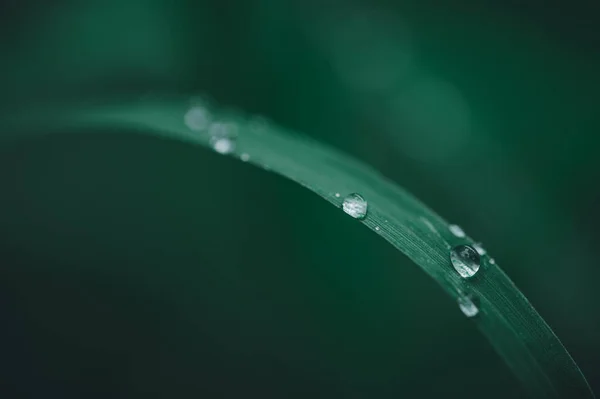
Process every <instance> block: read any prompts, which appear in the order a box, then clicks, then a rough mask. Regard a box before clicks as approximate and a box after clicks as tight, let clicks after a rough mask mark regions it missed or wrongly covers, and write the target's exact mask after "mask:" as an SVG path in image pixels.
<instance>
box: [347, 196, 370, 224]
mask: <svg viewBox="0 0 600 399" xmlns="http://www.w3.org/2000/svg"><path fill="white" fill-rule="evenodd" d="M342 209H343V210H344V212H346V213H347V214H348V215H350V216H352V217H353V218H355V219H364V218H365V217H366V216H367V201H365V199H364V198H363V197H362V196H360V195H359V194H356V193H353V194H349V195H348V196H347V197H346V198H344V202H343V204H342Z"/></svg>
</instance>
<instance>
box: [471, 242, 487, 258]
mask: <svg viewBox="0 0 600 399" xmlns="http://www.w3.org/2000/svg"><path fill="white" fill-rule="evenodd" d="M473 248H475V251H477V253H478V254H479V256H483V255H485V254H487V251H486V250H485V248H484V247H483V245H481V243H480V242H479V243H476V244H473Z"/></svg>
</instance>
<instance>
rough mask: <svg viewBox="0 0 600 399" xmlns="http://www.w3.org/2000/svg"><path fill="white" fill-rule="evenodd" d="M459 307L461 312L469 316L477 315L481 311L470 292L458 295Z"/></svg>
mask: <svg viewBox="0 0 600 399" xmlns="http://www.w3.org/2000/svg"><path fill="white" fill-rule="evenodd" d="M457 302H458V307H459V308H460V310H461V312H463V314H464V315H465V316H467V317H475V316H477V314H478V313H479V307H478V306H477V304H476V303H475V302H477V301H476V300H475V298H474V297H473V295H470V294H461V295H460V296H459V297H458V301H457Z"/></svg>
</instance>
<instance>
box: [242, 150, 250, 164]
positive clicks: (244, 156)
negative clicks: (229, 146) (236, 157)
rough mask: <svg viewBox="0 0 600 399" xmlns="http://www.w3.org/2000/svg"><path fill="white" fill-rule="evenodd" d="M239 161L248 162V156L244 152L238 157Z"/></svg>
mask: <svg viewBox="0 0 600 399" xmlns="http://www.w3.org/2000/svg"><path fill="white" fill-rule="evenodd" d="M240 159H241V160H242V161H244V162H248V161H249V160H250V155H249V154H248V153H246V152H244V153H242V155H240Z"/></svg>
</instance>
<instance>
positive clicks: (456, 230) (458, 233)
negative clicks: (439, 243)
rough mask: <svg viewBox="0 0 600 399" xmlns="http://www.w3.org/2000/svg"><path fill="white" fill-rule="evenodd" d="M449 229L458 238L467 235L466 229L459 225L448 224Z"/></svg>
mask: <svg viewBox="0 0 600 399" xmlns="http://www.w3.org/2000/svg"><path fill="white" fill-rule="evenodd" d="M448 229H449V230H450V232H451V233H452V234H454V235H455V236H456V237H458V238H464V236H465V232H464V230H463V229H462V228H461V227H460V226H459V225H456V224H451V225H450V226H448Z"/></svg>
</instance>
